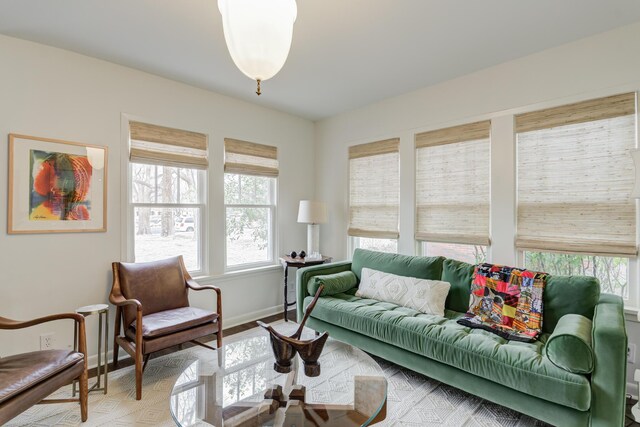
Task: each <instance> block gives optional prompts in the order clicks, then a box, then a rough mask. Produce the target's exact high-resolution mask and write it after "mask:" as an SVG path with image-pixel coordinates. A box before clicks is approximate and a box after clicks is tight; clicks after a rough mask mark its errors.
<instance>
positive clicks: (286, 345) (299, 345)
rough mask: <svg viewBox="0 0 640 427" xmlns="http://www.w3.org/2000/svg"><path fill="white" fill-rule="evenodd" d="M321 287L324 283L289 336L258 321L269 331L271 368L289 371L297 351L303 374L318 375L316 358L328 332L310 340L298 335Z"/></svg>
mask: <svg viewBox="0 0 640 427" xmlns="http://www.w3.org/2000/svg"><path fill="white" fill-rule="evenodd" d="M323 289H324V285H321V286H320V287H319V288H318V291H317V292H316V295H315V296H314V297H313V301H311V304H309V306H308V307H307V309H306V311H305V313H304V317H303V318H302V322H300V326H299V327H298V330H297V331H296V332H295V333H294V334H293V335H291V336H290V337H288V336H285V335H282V334H281V333H279V332H277V331H276V330H275V329H273V328H272V327H271V326H270V325H267V324H266V323H263V322H260V321H258V325H260V326H261V327H263V328H264V329H266V330H267V331H268V332H269V337H270V339H271V347H272V348H273V354H274V356H275V358H276V362H275V363H274V364H273V368H274V369H275V370H276V371H277V372H280V373H285V374H286V373H289V372H291V361H292V360H293V358H294V357H295V355H296V353H297V354H299V355H300V358H301V359H302V361H303V362H304V373H305V375H307V376H308V377H317V376H318V375H320V363H318V359H319V358H320V353H322V349H323V347H324V344H325V342H326V341H327V338H329V333H327V332H323V333H322V334H321V335H320V336H318V337H316V338H314V339H312V340H301V339H300V337H301V336H302V330H303V329H304V324H305V323H306V322H307V319H308V318H309V315H310V314H311V312H312V311H313V308H314V307H315V306H316V303H317V302H318V298H320V294H321V293H322V290H323Z"/></svg>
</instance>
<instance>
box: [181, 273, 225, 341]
mask: <svg viewBox="0 0 640 427" xmlns="http://www.w3.org/2000/svg"><path fill="white" fill-rule="evenodd" d="M185 279H186V280H185V281H186V283H187V287H188V288H189V289H193V290H194V291H204V290H211V291H214V292H215V293H216V312H217V313H218V324H219V330H220V333H219V337H220V340H219V341H218V345H219V346H220V345H222V291H221V290H220V288H219V287H217V286H213V285H200V284H198V283H197V282H196V281H195V280H193V279H192V278H191V277H190V276H189V273H187V274H186V276H185Z"/></svg>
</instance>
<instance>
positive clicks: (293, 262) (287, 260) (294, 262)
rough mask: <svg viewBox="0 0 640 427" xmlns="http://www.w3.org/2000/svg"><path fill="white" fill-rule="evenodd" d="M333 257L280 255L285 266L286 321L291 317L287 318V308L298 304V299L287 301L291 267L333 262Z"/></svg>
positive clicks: (281, 262)
mask: <svg viewBox="0 0 640 427" xmlns="http://www.w3.org/2000/svg"><path fill="white" fill-rule="evenodd" d="M332 259H333V258H331V257H328V256H323V257H322V258H321V259H314V260H307V259H306V258H300V257H297V258H291V257H290V256H289V255H285V256H282V257H280V264H282V266H283V267H284V313H283V314H284V321H285V322H288V321H289V319H288V318H287V308H288V307H291V306H292V305H295V304H296V301H294V302H288V301H287V298H288V296H287V291H288V285H287V283H288V281H289V279H288V278H289V267H295V268H302V267H309V266H312V265H318V264H324V263H325V262H331V260H332Z"/></svg>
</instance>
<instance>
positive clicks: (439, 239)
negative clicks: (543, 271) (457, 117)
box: [416, 121, 491, 264]
mask: <svg viewBox="0 0 640 427" xmlns="http://www.w3.org/2000/svg"><path fill="white" fill-rule="evenodd" d="M490 130H491V122H490V121H484V122H478V123H471V124H466V125H461V126H455V127H451V128H446V129H438V130H434V131H429V132H423V133H420V134H417V135H416V240H417V241H419V242H422V245H421V246H422V253H423V254H426V255H429V256H433V255H441V256H447V257H451V258H455V259H458V260H461V261H466V262H469V263H473V264H475V263H478V262H483V261H485V259H486V251H487V246H488V245H489V204H490V200H489V194H490V192H489V187H490V146H489V134H490Z"/></svg>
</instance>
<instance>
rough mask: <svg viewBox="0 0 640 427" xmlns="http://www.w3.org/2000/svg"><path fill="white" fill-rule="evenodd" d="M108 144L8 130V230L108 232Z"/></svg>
mask: <svg viewBox="0 0 640 427" xmlns="http://www.w3.org/2000/svg"><path fill="white" fill-rule="evenodd" d="M107 157H108V156H107V147H101V146H97V145H88V144H81V143H77V142H69V141H61V140H58V139H49V138H39V137H35V136H26V135H17V134H9V212H8V224H7V232H8V233H9V234H26V233H79V232H100V231H107V214H106V213H107Z"/></svg>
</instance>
